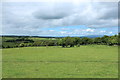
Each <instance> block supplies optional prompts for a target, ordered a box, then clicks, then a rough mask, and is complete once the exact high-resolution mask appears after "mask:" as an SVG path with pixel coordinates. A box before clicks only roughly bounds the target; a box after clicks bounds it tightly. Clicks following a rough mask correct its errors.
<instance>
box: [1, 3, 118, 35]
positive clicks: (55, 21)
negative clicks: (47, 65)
mask: <svg viewBox="0 0 120 80" xmlns="http://www.w3.org/2000/svg"><path fill="white" fill-rule="evenodd" d="M76 4H77V5H76ZM117 4H118V3H117V2H116V3H109V2H106V3H105V2H104V3H99V2H97V3H96V2H93V3H92V2H86V3H83V2H82V3H81V2H77V3H76V2H75V3H73V2H60V3H59V2H49V3H47V2H39V3H27V2H26V3H20V2H19V3H12V2H11V3H3V26H4V27H3V32H4V33H6V34H10V33H13V34H15V33H17V34H21V33H22V34H27V33H31V34H37V33H38V32H39V34H48V32H53V31H51V30H50V31H48V32H46V33H45V32H44V31H42V30H41V29H42V28H48V27H49V28H51V27H61V26H73V25H85V26H87V27H90V28H102V27H115V26H117V20H118V19H117V17H118V14H117V8H118V6H117ZM8 28H9V30H8ZM73 28H74V27H73ZM90 28H89V29H87V30H86V31H87V32H94V31H95V30H94V29H90ZM63 30H67V28H66V29H65V28H64V29H63ZM61 33H62V34H67V32H64V31H63V32H61ZM69 34H75V33H69ZM76 34H78V32H76Z"/></svg>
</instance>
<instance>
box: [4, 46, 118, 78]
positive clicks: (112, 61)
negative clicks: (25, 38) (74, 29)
mask: <svg viewBox="0 0 120 80" xmlns="http://www.w3.org/2000/svg"><path fill="white" fill-rule="evenodd" d="M117 50H118V49H117V47H114V46H112V47H109V46H100V45H99V46H98V45H96V46H95V45H94V46H81V47H79V48H60V47H48V48H46V47H29V48H14V49H13V48H11V49H4V50H3V61H4V62H3V77H9V78H10V77H14V78H15V77H18V78H19V77H22V78H28V77H30V78H31V77H34V78H36V77H38V78H47V77H49V78H51V77H52V78H60V77H64V78H76V77H78V78H113V77H114V78H115V77H117V73H118V65H117V64H118V62H117V61H118V60H117V57H118V51H117Z"/></svg>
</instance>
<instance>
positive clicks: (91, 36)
mask: <svg viewBox="0 0 120 80" xmlns="http://www.w3.org/2000/svg"><path fill="white" fill-rule="evenodd" d="M0 36H2V37H38V38H63V37H67V36H25V35H23V36H21V35H0ZM103 36H104V35H86V36H70V37H81V38H83V37H88V38H95V37H103Z"/></svg>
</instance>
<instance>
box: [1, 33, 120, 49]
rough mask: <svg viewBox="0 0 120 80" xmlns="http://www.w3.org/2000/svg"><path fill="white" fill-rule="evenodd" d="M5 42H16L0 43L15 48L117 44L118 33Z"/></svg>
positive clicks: (21, 39)
mask: <svg viewBox="0 0 120 80" xmlns="http://www.w3.org/2000/svg"><path fill="white" fill-rule="evenodd" d="M6 42H9V43H17V44H15V45H14V46H11V45H8V46H6V47H5V46H4V44H2V48H15V47H32V46H62V47H74V46H76V47H79V46H80V45H91V44H97V45H109V46H112V45H119V43H118V42H119V41H118V35H114V36H107V35H105V36H103V37H96V38H88V37H83V38H80V37H69V36H68V37H64V38H59V39H56V40H37V41H34V40H32V39H28V38H24V37H22V38H19V39H16V40H7V41H6Z"/></svg>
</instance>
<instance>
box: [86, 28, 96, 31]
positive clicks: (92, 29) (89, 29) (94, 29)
mask: <svg viewBox="0 0 120 80" xmlns="http://www.w3.org/2000/svg"><path fill="white" fill-rule="evenodd" d="M94 30H95V29H90V28H88V29H86V31H88V32H94Z"/></svg>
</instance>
